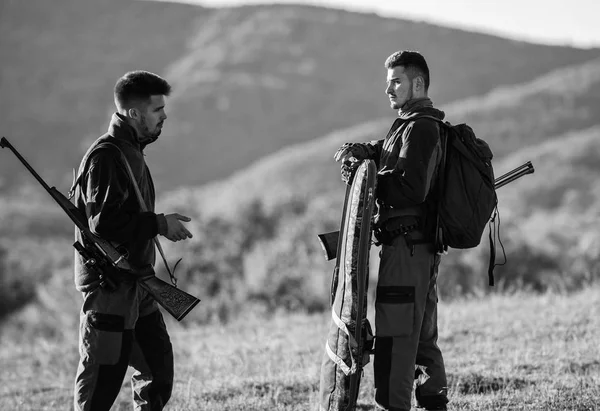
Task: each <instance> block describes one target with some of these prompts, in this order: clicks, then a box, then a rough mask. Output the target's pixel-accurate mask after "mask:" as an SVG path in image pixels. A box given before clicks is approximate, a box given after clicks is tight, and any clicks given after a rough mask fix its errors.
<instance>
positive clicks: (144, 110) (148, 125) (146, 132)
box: [137, 95, 167, 141]
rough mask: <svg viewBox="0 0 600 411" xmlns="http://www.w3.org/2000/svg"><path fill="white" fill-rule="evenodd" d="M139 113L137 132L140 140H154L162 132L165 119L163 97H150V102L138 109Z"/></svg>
mask: <svg viewBox="0 0 600 411" xmlns="http://www.w3.org/2000/svg"><path fill="white" fill-rule="evenodd" d="M139 111H140V117H139V119H138V121H137V125H138V127H137V132H138V134H139V135H140V136H139V137H140V140H141V141H147V140H151V141H154V140H156V139H157V138H158V136H159V135H160V132H161V131H162V126H163V123H164V121H165V120H166V119H167V114H166V113H165V96H160V95H158V96H150V102H149V103H148V104H147V105H145V106H142V107H140V110H139Z"/></svg>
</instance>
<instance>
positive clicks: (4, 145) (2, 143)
mask: <svg viewBox="0 0 600 411" xmlns="http://www.w3.org/2000/svg"><path fill="white" fill-rule="evenodd" d="M0 147H2V148H8V149H10V150H11V151H12V152H13V153H14V155H15V156H17V158H18V159H19V161H21V163H23V165H24V166H25V168H27V170H29V172H30V173H31V174H33V176H34V177H35V179H36V180H37V181H38V182H39V183H40V184H41V185H42V186H43V187H44V188H45V189H46V191H48V192H50V187H49V186H48V184H46V182H45V181H44V180H43V179H42V177H40V175H39V174H38V173H36V171H35V170H34V169H33V168H32V167H31V166H30V165H29V163H28V162H27V160H25V159H24V158H23V156H22V155H21V154H20V153H19V152H18V151H17V149H16V148H14V147H13V145H12V144H10V143H9V141H8V140H7V139H6V137H2V139H0Z"/></svg>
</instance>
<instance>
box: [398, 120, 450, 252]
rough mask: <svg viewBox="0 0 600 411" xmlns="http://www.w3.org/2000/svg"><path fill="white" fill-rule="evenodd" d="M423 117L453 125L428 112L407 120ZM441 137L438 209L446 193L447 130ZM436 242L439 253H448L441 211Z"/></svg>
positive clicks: (438, 215) (436, 225)
mask: <svg viewBox="0 0 600 411" xmlns="http://www.w3.org/2000/svg"><path fill="white" fill-rule="evenodd" d="M421 118H425V119H428V120H433V121H435V122H436V123H438V124H440V125H443V126H444V127H446V128H449V127H451V124H450V123H446V122H445V121H444V120H441V119H439V118H437V117H434V116H431V115H428V114H423V115H420V116H415V117H412V118H408V119H406V120H407V121H415V120H418V119H421ZM440 131H441V130H440ZM440 139H441V143H442V161H441V162H440V170H439V172H438V175H437V181H438V184H437V207H438V210H439V207H440V202H441V201H442V196H443V195H444V186H443V184H442V183H441V182H442V181H444V176H445V174H446V151H447V147H448V134H447V133H445V132H440ZM434 242H435V247H436V250H437V253H438V254H439V255H442V254H448V246H447V245H446V244H444V233H443V229H442V226H441V224H440V213H439V212H437V213H436V218H435V239H434Z"/></svg>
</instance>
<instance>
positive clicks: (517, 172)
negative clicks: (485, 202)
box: [494, 161, 535, 190]
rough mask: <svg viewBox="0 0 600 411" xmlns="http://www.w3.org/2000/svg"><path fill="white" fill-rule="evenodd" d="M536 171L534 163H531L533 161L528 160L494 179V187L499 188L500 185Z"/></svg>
mask: <svg viewBox="0 0 600 411" xmlns="http://www.w3.org/2000/svg"><path fill="white" fill-rule="evenodd" d="M534 171H535V169H534V168H533V164H531V161H528V162H526V163H525V164H522V165H520V166H519V167H517V168H515V169H513V170H511V171H509V172H508V173H506V174H503V175H502V176H500V177H498V178H497V179H496V180H494V188H495V189H496V190H497V189H499V188H500V187H502V186H505V185H506V184H508V183H510V182H513V181H515V180H516V179H518V178H520V177H523V176H524V175H526V174H531V173H533V172H534Z"/></svg>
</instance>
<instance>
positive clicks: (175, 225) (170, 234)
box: [165, 213, 192, 241]
mask: <svg viewBox="0 0 600 411" xmlns="http://www.w3.org/2000/svg"><path fill="white" fill-rule="evenodd" d="M165 220H167V233H166V234H165V237H167V238H168V239H169V240H171V241H179V240H185V239H187V238H192V233H190V232H189V231H188V230H187V228H185V226H184V225H183V224H182V223H181V222H182V221H185V222H189V221H192V219H191V218H189V217H186V216H184V215H181V214H178V213H173V214H167V215H165Z"/></svg>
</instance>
